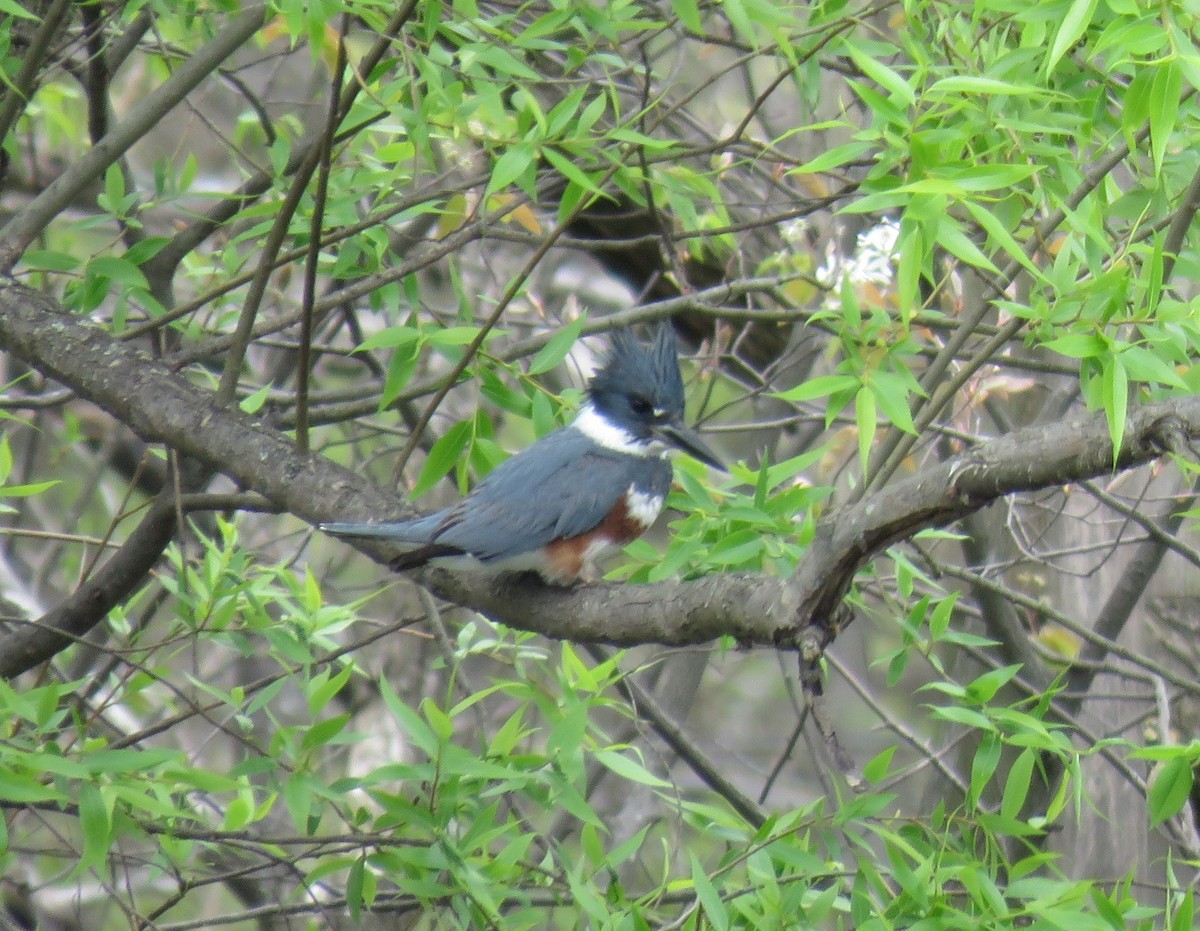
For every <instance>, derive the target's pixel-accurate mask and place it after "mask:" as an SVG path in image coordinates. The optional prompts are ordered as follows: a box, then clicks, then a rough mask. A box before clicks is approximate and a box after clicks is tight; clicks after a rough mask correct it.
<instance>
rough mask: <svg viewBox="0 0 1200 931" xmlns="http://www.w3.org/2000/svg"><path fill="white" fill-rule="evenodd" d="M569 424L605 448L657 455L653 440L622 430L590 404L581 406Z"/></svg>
mask: <svg viewBox="0 0 1200 931" xmlns="http://www.w3.org/2000/svg"><path fill="white" fill-rule="evenodd" d="M571 426H572V427H574V428H575V429H576V430H578V431H579V432H580V433H582V434H583V435H584V436H586V437H587V438H588V439H589V440H591V441H592V442H593V443H596V444H597V445H599V446H603V447H604V448H605V449H611V450H612V451H613V452H615V453H624V454H625V455H627V456H642V457H643V458H648V457H650V456H654V455H658V452H657V450H656V449H655V444H654V443H653V442H651V441H648V440H639V439H638V438H637V437H635V436H634V435H633V434H632V433H630V432H629V431H628V430H622V429H621V428H620V427H618V426H617V425H616V424H614V423H613V422H612V421H611V420H608V419H607V418H606V417H605V416H604V415H603V414H601V413H600V412H599V411H598V410H596V408H594V407H593V406H592V405H591V404H585V405H584V406H583V408H582V409H581V410H580V411H579V416H578V417H576V418H575V422H574V423H573V424H571Z"/></svg>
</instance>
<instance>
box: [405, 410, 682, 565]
mask: <svg viewBox="0 0 1200 931" xmlns="http://www.w3.org/2000/svg"><path fill="white" fill-rule="evenodd" d="M634 484H636V485H637V487H638V489H639V490H640V491H643V492H645V493H647V494H652V495H654V496H656V497H664V498H665V497H666V495H667V492H668V491H669V490H670V487H671V464H670V463H669V462H667V461H666V460H664V459H660V458H658V457H657V456H652V457H649V458H641V457H636V456H629V455H623V454H621V453H616V452H612V451H610V450H606V449H603V448H602V447H600V446H598V445H597V444H596V443H594V442H593V441H592V440H590V439H588V438H587V437H586V436H584V435H583V434H582V433H580V432H579V431H578V430H575V429H572V428H570V427H568V428H566V429H564V430H557V431H555V432H554V433H551V434H549V435H547V436H544V437H542V439H540V440H538V441H537V442H536V443H534V444H533V445H532V446H530V447H528V448H527V449H524V450H522V451H521V452H519V453H518V454H517V455H515V456H513V457H512V458H511V459H507V460H505V461H504V462H503V463H501V464H500V465H499V466H497V468H496V469H495V471H493V472H492V473H491V474H490V475H488V476H487V477H486V478H485V479H484V480H483V481H482V482H480V483H479V484H478V485H477V486H476V487H475V488H474V489H473V490H472V491H471V493H470V494H469V495H468V496H467V497H466V498H464V499H463V500H462V501H460V502H459V503H458V504H456V505H455V506H454V507H451V508H448V509H446V510H445V511H440V512H438V513H437V514H433V515H430V516H429V517H426V518H423V519H422V520H420V521H416V522H415V523H413V524H410V525H409V527H408V529H409V531H411V534H406V536H409V537H410V539H411V541H412V542H430V543H443V544H447V545H449V546H454V547H457V548H459V549H462V550H464V551H465V552H468V553H471V554H472V555H474V556H476V557H478V558H479V559H481V560H483V561H485V562H486V561H490V560H504V559H508V558H511V557H514V556H518V555H520V554H522V553H527V552H530V551H531V550H535V549H539V548H540V547H543V546H545V545H546V544H547V543H550V542H551V541H553V540H558V539H561V538H564V537H574V536H578V535H579V534H581V533H586V532H587V531H589V530H592V529H593V528H595V527H597V526H598V525H599V524H600V522H601V521H603V520H604V518H605V517H607V516H608V514H609V512H610V511H611V510H612V508H613V505H615V504H616V503H617V501H618V500H619V499H620V497H621V495H623V494H624V493H625V492H626V491H627V490H628V489H629V487H630V486H631V485H634Z"/></svg>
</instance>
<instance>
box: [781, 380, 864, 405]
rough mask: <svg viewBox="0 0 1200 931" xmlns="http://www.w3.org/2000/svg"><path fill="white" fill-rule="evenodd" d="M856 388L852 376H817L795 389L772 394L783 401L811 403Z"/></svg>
mask: <svg viewBox="0 0 1200 931" xmlns="http://www.w3.org/2000/svg"><path fill="white" fill-rule="evenodd" d="M858 386H859V380H858V379H857V378H855V377H854V376H853V375H818V376H817V377H816V378H810V379H808V381H805V382H801V383H800V384H798V385H797V386H796V387H795V388H789V389H788V390H787V391H777V392H774V393H773V394H774V397H777V398H780V399H782V400H784V401H811V400H812V399H813V398H824V397H827V396H829V395H831V394H833V393H834V392H835V391H848V390H852V389H855V388H857V387H858Z"/></svg>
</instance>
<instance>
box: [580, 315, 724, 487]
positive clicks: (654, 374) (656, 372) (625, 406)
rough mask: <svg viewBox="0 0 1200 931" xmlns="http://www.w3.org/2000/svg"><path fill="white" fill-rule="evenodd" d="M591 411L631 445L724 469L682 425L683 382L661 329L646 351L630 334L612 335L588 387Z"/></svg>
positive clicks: (671, 343)
mask: <svg viewBox="0 0 1200 931" xmlns="http://www.w3.org/2000/svg"><path fill="white" fill-rule="evenodd" d="M588 397H589V399H590V401H591V406H592V407H593V408H594V409H595V411H596V413H597V414H599V415H600V416H601V417H602V418H603V419H604V420H605V421H606V422H607V423H608V424H610V425H611V426H612V427H615V428H616V429H617V430H619V431H623V432H624V433H625V434H626V435H628V436H629V437H630V438H632V440H633V442H634V443H636V444H640V445H641V446H643V447H644V448H649V449H651V450H653V451H656V452H660V453H662V452H665V451H666V450H668V449H677V450H681V451H683V452H685V453H687V454H688V455H690V456H694V457H695V458H696V459H699V460H700V461H701V462H704V463H707V464H708V465H710V466H712V467H713V468H716V469H720V470H721V471H725V466H724V465H723V464H722V462H721V460H720V459H719V458H718V457H717V454H716V453H714V452H713V451H712V450H711V449H709V448H708V445H707V444H706V443H705V442H704V441H703V440H702V439H700V437H699V435H698V434H697V433H696V432H695V431H694V430H692V429H691V428H690V427H688V425H687V424H686V423H685V421H684V419H683V418H684V410H683V408H684V394H683V377H682V376H681V375H680V373H679V351H678V349H677V348H676V345H675V331H674V330H673V329H672V328H671V327H670V325H669V324H662V325H660V326H659V328H658V332H657V333H656V334H655V336H654V342H653V343H652V344H651V345H650V346H643V345H642V344H641V343H640V342H638V340H637V338H636V337H635V336H634V335H633V333H632V332H631V331H629V330H624V329H622V330H617V331H615V332H614V333H613V335H612V348H611V349H610V351H609V353H608V355H607V356H606V357H605V359H604V363H603V365H601V367H600V368H599V369H598V370H597V372H596V374H595V375H593V376H592V380H591V382H589V384H588Z"/></svg>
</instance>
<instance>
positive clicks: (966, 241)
mask: <svg viewBox="0 0 1200 931" xmlns="http://www.w3.org/2000/svg"><path fill="white" fill-rule="evenodd" d="M936 239H937V242H938V245H940V246H941V247H942V248H943V249H945V250H946V251H947V252H949V253H950V254H951V255H953V256H954V257H955V258H957V259H960V260H962V261H963V262H966V263H967V264H968V265H974V266H975V267H977V268H984V269H987V270H988V271H990V272H998V271H999V269H998V268H996V266H995V265H994V264H993V263H992V260H991V259H989V258H988V257H987V256H986V255H984V254H983V252H982V251H980V248H979V247H978V246H977V245H975V243H973V242H972V241H971V239H970V237H968V236H967V234H966V233H964V232H963V231H962V228H961V227H960V226H959V225H958V223H957V221H955V220H954V219H953V218H951V217H949V216H942V217H941V218H940V220H939V222H938V225H937V233H936Z"/></svg>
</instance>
